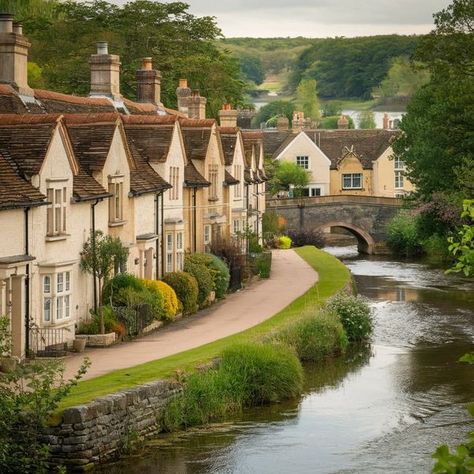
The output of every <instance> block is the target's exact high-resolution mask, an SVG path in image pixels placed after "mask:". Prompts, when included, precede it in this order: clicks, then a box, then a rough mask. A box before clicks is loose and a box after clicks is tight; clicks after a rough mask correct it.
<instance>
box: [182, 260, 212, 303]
mask: <svg viewBox="0 0 474 474" xmlns="http://www.w3.org/2000/svg"><path fill="white" fill-rule="evenodd" d="M184 271H185V272H187V273H189V274H191V275H192V276H193V277H194V278H196V281H197V284H198V290H199V291H198V299H197V302H198V305H199V307H200V308H204V307H205V306H207V303H208V300H209V296H210V295H211V291H214V280H213V278H212V274H211V271H210V270H209V268H207V267H206V265H204V264H202V263H201V264H199V263H194V262H193V261H191V260H189V259H185V260H184Z"/></svg>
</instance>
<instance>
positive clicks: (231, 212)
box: [227, 132, 247, 236]
mask: <svg viewBox="0 0 474 474" xmlns="http://www.w3.org/2000/svg"><path fill="white" fill-rule="evenodd" d="M234 166H240V175H239V176H236V175H235V172H234ZM227 171H228V172H229V173H230V174H231V175H232V176H233V177H234V178H235V179H238V180H239V181H240V183H239V184H237V185H234V186H229V188H228V195H229V197H228V202H229V209H228V212H227V216H228V217H227V220H228V225H227V228H228V235H229V236H230V235H233V234H234V233H235V232H234V230H235V229H234V221H238V229H239V232H242V231H244V230H245V225H246V214H247V213H246V201H245V178H244V171H245V159H244V148H243V143H242V136H241V134H240V132H239V133H238V135H237V140H236V145H235V150H234V159H233V163H232V165H231V166H227Z"/></svg>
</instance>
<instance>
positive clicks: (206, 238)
mask: <svg viewBox="0 0 474 474" xmlns="http://www.w3.org/2000/svg"><path fill="white" fill-rule="evenodd" d="M210 243H211V226H210V225H207V224H206V225H205V226H204V245H208V244H210Z"/></svg>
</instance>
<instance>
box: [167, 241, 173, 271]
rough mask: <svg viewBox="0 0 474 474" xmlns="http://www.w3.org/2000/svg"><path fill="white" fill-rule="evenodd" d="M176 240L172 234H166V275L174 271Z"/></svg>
mask: <svg viewBox="0 0 474 474" xmlns="http://www.w3.org/2000/svg"><path fill="white" fill-rule="evenodd" d="M173 257H174V238H173V233H172V232H167V233H166V273H170V272H172V271H174V258H173Z"/></svg>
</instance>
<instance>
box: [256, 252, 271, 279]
mask: <svg viewBox="0 0 474 474" xmlns="http://www.w3.org/2000/svg"><path fill="white" fill-rule="evenodd" d="M254 265H255V274H256V275H258V276H259V277H260V278H270V272H271V269H272V253H271V252H262V253H261V254H259V255H257V256H256V257H255V263H254Z"/></svg>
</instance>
